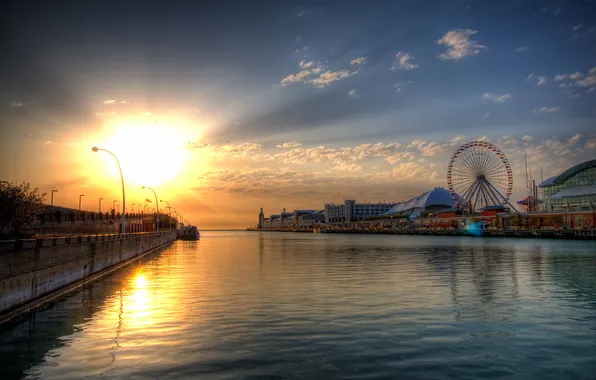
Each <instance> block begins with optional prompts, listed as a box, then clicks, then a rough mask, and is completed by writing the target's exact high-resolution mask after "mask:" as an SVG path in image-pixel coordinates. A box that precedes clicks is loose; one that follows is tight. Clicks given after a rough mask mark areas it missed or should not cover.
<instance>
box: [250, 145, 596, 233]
mask: <svg viewBox="0 0 596 380" xmlns="http://www.w3.org/2000/svg"><path fill="white" fill-rule="evenodd" d="M470 148H471V149H474V153H473V154H474V155H475V156H479V157H480V158H478V157H474V158H470V159H471V160H474V162H483V163H484V164H482V165H476V166H475V167H474V172H473V175H471V176H464V175H463V174H462V171H461V170H463V169H457V167H458V164H457V162H458V160H464V161H465V160H467V158H465V155H466V151H467V150H468V149H470ZM479 152H480V153H479ZM491 160H492V161H491ZM500 165H502V170H501V169H499V170H496V169H494V168H495V167H499V166H500ZM448 167H449V169H448V172H447V178H446V179H447V181H446V182H447V187H448V188H442V187H435V188H434V189H432V190H429V191H427V192H424V193H422V194H421V195H419V196H417V197H413V198H411V199H409V200H404V201H402V202H387V201H383V202H377V203H374V202H358V201H357V200H354V199H346V200H344V202H343V204H341V203H339V204H334V203H326V204H325V205H324V207H323V208H322V209H316V208H314V209H299V210H294V211H290V212H288V211H286V209H285V208H284V209H283V211H282V212H280V213H279V214H271V215H270V216H268V217H266V216H265V212H264V211H263V209H262V208H261V210H260V212H259V216H258V223H257V225H256V226H255V227H249V228H248V230H250V231H292V232H315V233H358V234H390V235H437V236H475V237H503V238H537V239H541V238H550V239H571V240H595V237H596V160H589V161H585V162H582V163H580V164H578V165H575V166H573V167H571V168H569V169H567V170H564V171H563V172H562V173H560V174H558V175H555V176H553V177H550V178H548V179H546V180H543V181H542V182H541V183H539V184H538V185H537V184H536V182H535V180H529V181H527V184H526V185H527V187H528V190H529V193H530V195H528V196H527V197H526V198H524V199H522V200H520V201H518V202H516V204H515V205H514V204H513V203H512V201H511V200H510V199H509V198H510V195H511V192H512V188H513V179H512V177H511V176H510V175H509V176H508V175H505V177H504V178H501V177H500V176H491V175H490V173H508V172H510V170H511V169H510V165H509V163H508V161H507V158H506V157H505V155H504V154H503V153H502V152H501V151H500V150H499V149H498V148H497V147H496V146H494V145H492V144H489V143H487V142H482V141H475V142H470V143H466V144H464V145H462V146H461V147H460V148H459V149H457V150H456V151H455V152H454V154H453V156H452V159H451V160H450V163H449V165H448ZM465 168H466V170H469V168H470V166H469V165H467V164H466V165H465ZM458 170H459V171H458ZM495 170H496V171H495ZM455 173H459V174H458V175H459V177H461V178H466V180H465V181H464V184H463V185H460V186H458V185H457V182H458V181H460V179H458V175H456V174H455ZM491 181H493V182H495V183H496V184H497V185H493V184H492V183H491ZM462 194H463V195H462Z"/></svg>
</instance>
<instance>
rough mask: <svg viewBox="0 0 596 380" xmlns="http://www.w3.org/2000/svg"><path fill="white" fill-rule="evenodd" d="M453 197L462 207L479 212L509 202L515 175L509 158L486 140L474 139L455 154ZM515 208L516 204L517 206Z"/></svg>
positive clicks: (450, 174)
mask: <svg viewBox="0 0 596 380" xmlns="http://www.w3.org/2000/svg"><path fill="white" fill-rule="evenodd" d="M447 184H448V185H449V191H450V192H451V196H452V197H453V199H454V200H455V202H456V203H457V206H458V207H460V208H462V207H463V208H468V207H469V208H470V210H473V211H477V210H480V209H481V208H483V207H486V206H496V205H504V204H505V203H507V204H509V205H510V206H511V207H513V206H512V205H511V203H509V201H508V199H509V197H510V196H511V190H512V189H513V174H512V171H511V165H510V164H509V161H508V160H507V157H505V155H504V154H503V152H501V150H500V149H499V148H497V147H496V146H494V145H493V144H491V143H489V142H486V141H472V142H469V143H466V144H464V145H462V146H461V147H460V148H459V149H458V150H456V151H455V153H453V156H451V159H450V160H449V166H448V169H447ZM513 209H515V207H513Z"/></svg>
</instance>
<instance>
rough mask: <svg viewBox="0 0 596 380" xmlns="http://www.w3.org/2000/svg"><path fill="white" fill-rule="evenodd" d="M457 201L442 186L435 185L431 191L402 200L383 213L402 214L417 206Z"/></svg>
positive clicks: (447, 204) (439, 204) (449, 203)
mask: <svg viewBox="0 0 596 380" xmlns="http://www.w3.org/2000/svg"><path fill="white" fill-rule="evenodd" d="M454 205H455V201H454V200H453V198H452V197H451V193H450V192H449V191H448V190H445V189H443V188H441V187H435V188H434V189H433V190H431V191H427V192H426V193H423V194H421V195H420V196H418V197H416V198H412V199H410V200H408V201H406V202H400V203H398V204H396V205H395V206H393V207H392V208H391V209H390V210H389V211H387V212H386V213H384V214H383V215H392V214H400V213H403V212H404V211H409V210H412V209H415V208H422V209H424V208H427V207H431V206H454Z"/></svg>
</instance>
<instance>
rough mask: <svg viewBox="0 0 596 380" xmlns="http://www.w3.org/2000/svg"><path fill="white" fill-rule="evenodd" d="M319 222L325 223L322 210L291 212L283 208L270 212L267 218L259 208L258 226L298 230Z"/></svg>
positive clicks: (261, 227)
mask: <svg viewBox="0 0 596 380" xmlns="http://www.w3.org/2000/svg"><path fill="white" fill-rule="evenodd" d="M321 223H325V213H324V211H323V210H294V211H292V212H286V209H285V208H284V209H283V211H282V212H281V213H280V214H272V215H271V216H270V217H269V218H265V213H264V212H263V209H262V208H261V211H260V212H259V224H258V228H260V229H268V228H273V229H287V230H299V229H309V228H312V227H314V226H315V225H317V224H321Z"/></svg>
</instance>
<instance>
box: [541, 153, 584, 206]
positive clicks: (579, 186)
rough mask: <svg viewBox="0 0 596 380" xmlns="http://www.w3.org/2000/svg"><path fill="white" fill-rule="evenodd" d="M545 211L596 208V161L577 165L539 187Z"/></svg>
mask: <svg viewBox="0 0 596 380" xmlns="http://www.w3.org/2000/svg"><path fill="white" fill-rule="evenodd" d="M538 187H539V188H541V189H542V190H543V192H544V199H545V203H544V210H545V211H582V210H592V209H594V208H596V160H591V161H586V162H584V163H581V164H579V165H576V166H574V167H572V168H570V169H568V170H566V171H565V172H563V173H562V174H560V175H558V176H555V177H552V178H549V179H547V180H546V181H544V182H543V183H541V184H540V185H539V186H538Z"/></svg>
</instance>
